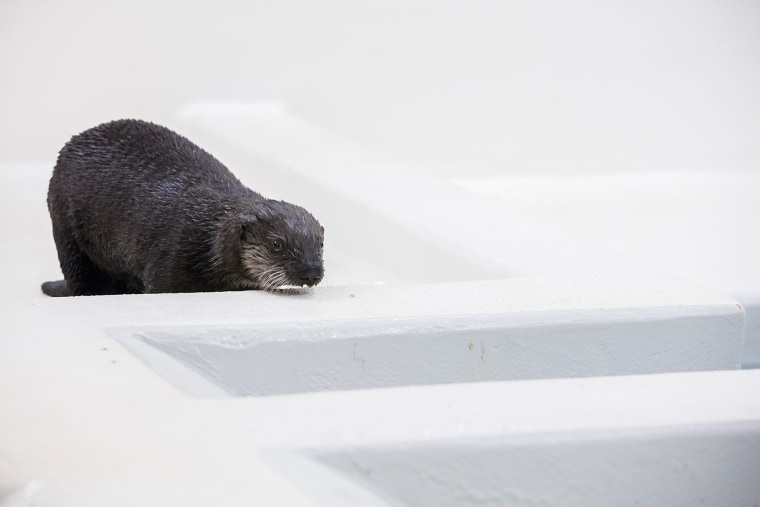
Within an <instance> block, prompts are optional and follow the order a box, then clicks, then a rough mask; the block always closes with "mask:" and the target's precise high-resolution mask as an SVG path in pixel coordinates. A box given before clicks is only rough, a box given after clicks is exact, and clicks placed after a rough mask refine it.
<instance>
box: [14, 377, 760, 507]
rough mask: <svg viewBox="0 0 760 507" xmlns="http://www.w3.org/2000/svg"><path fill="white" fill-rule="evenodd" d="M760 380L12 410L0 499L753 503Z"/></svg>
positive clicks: (550, 383) (339, 506)
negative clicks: (37, 412)
mask: <svg viewBox="0 0 760 507" xmlns="http://www.w3.org/2000/svg"><path fill="white" fill-rule="evenodd" d="M759 389H760V371H735V372H696V373H681V374H667V375H647V376H633V377H614V378H587V379H563V380H556V379H555V380H542V381H515V382H499V383H481V384H459V385H449V386H417V387H406V388H393V389H379V390H367V391H344V392H333V393H312V394H300V395H291V396H269V397H260V398H239V399H228V400H222V401H213V402H209V401H198V400H196V401H193V400H190V399H186V398H181V397H178V398H174V399H172V400H168V399H157V398H152V399H150V400H145V399H142V400H138V399H135V400H133V402H132V403H129V404H125V403H123V402H122V403H114V402H111V403H104V404H101V403H97V404H91V405H90V406H89V407H88V408H87V410H86V411H84V412H82V411H80V410H76V409H73V407H72V408H71V409H69V410H61V411H55V410H51V411H49V412H48V413H49V416H50V417H49V420H48V421H45V422H42V421H40V420H36V421H34V422H32V421H25V422H24V425H23V426H18V425H16V424H14V422H16V423H17V422H18V421H14V419H13V418H11V420H10V421H8V420H7V419H6V420H4V423H3V424H4V425H5V427H4V429H5V430H6V431H3V432H2V435H3V437H4V441H3V442H2V444H3V446H2V449H3V453H2V454H0V456H2V463H0V465H2V468H1V469H0V471H1V472H2V473H1V474H0V477H3V480H4V483H3V486H4V488H5V489H4V490H3V491H4V492H5V493H8V492H10V491H13V492H14V493H13V496H11V497H10V499H9V500H7V502H6V504H5V505H3V507H18V506H21V505H24V506H27V505H35V506H36V507H48V506H56V507H58V506H74V505H76V506H90V505H92V506H94V505H113V506H120V505H133V504H134V503H135V502H138V503H139V504H140V505H146V506H150V505H166V504H167V503H166V502H173V503H172V504H174V505H177V504H178V503H177V502H182V503H181V504H182V505H208V502H210V501H212V502H217V503H218V502H224V505H250V503H251V502H254V503H256V504H257V505H272V506H274V505H303V506H307V505H309V506H327V505H330V506H334V507H343V506H345V507H349V506H356V505H368V506H381V505H408V506H426V505H471V504H474V503H477V504H481V505H489V506H490V505H493V506H496V505H501V506H521V505H526V504H546V505H558V504H562V505H570V506H584V505H589V504H595V505H622V506H625V505H655V504H656V505H676V506H678V505H700V504H701V505H713V506H719V505H735V506H748V507H749V506H752V505H755V504H754V502H756V500H757V499H758V498H760V483H758V481H757V480H756V477H757V476H758V473H760V404H759V403H758V402H757V398H756V397H755V396H754V394H755V393H757V392H758V390H759ZM122 401H123V400H122ZM7 430H13V439H12V440H10V439H9V438H8V431H7ZM25 500H27V502H26V503H23V502H24V501H25ZM11 502H16V503H11Z"/></svg>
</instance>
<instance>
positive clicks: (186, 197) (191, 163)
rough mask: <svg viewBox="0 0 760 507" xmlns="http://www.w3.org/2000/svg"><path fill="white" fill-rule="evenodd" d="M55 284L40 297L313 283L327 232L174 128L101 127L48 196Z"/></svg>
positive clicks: (64, 154) (73, 153)
mask: <svg viewBox="0 0 760 507" xmlns="http://www.w3.org/2000/svg"><path fill="white" fill-rule="evenodd" d="M48 209H49V210H50V218H51V219H52V221H53V238H54V239H55V245H56V248H57V249H58V259H59V261H60V263H61V270H62V271H63V276H64V280H60V281H56V282H46V283H43V284H42V291H43V292H44V293H45V294H47V295H49V296H80V295H96V294H135V293H155V292H205V291H228V290H246V289H273V288H276V287H280V286H283V285H296V286H303V285H308V286H314V285H316V284H318V283H319V282H320V280H322V276H323V274H324V269H323V262H322V241H323V234H324V229H323V228H322V226H321V225H320V224H319V222H318V221H317V220H316V219H315V218H314V217H313V216H312V215H311V214H310V213H309V212H308V211H306V210H305V209H303V208H301V207H300V206H296V205H293V204H289V203H287V202H284V201H275V200H272V199H267V198H265V197H263V196H261V195H260V194H258V193H256V192H254V191H253V190H251V189H249V188H247V187H245V186H244V185H243V184H242V183H241V182H240V181H239V180H238V179H237V178H236V177H235V176H234V175H233V174H232V173H231V172H230V171H229V170H228V169H227V168H226V167H225V166H224V165H223V164H222V163H221V162H219V161H218V160H217V159H215V158H214V157H213V156H211V155H210V154H209V153H207V152H205V151H204V150H202V149H201V148H199V147H198V146H196V145H195V144H193V143H191V142H190V141H189V140H187V139H186V138H184V137H182V136H180V135H179V134H176V133H175V132H172V131H171V130H169V129H167V128H165V127H161V126H159V125H155V124H153V123H148V122H144V121H139V120H118V121H113V122H110V123H104V124H102V125H99V126H97V127H94V128H92V129H90V130H87V131H85V132H83V133H81V134H79V135H76V136H74V137H73V138H72V139H71V140H70V141H69V142H68V143H66V145H65V146H64V147H63V149H61V152H60V153H59V155H58V162H57V163H56V165H55V169H54V170H53V177H52V178H51V179H50V188H49V191H48Z"/></svg>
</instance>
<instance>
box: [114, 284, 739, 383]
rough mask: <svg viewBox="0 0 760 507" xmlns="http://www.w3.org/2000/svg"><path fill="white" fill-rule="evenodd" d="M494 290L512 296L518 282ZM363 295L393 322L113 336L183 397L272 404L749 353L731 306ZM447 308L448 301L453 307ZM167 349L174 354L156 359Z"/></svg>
mask: <svg viewBox="0 0 760 507" xmlns="http://www.w3.org/2000/svg"><path fill="white" fill-rule="evenodd" d="M573 287H574V288H575V289H576V290H582V289H584V288H585V287H583V286H582V285H580V284H576V285H574V286H573ZM463 288H464V287H461V286H456V285H455V286H453V287H452V286H444V287H438V288H436V289H435V291H433V290H432V288H431V287H427V290H428V293H427V294H426V295H424V296H422V297H431V296H432V294H435V296H436V297H437V298H441V300H450V299H453V298H456V297H457V296H462V292H463V291H462V290H461V289H463ZM490 288H491V289H496V290H498V291H500V292H508V291H512V290H514V289H515V286H514V285H511V284H509V283H503V284H500V286H496V287H493V286H492V287H490ZM424 289H425V287H421V288H419V289H418V290H424ZM357 292H358V291H357ZM339 294H340V293H339V292H335V291H330V292H328V294H327V297H328V298H330V300H331V301H332V302H333V304H337V301H339V300H336V299H335V296H337V295H339ZM355 296H358V297H361V298H364V299H368V300H370V301H371V302H372V304H374V305H377V306H378V307H381V308H383V312H384V313H387V316H386V317H383V318H375V319H361V320H357V319H355V318H353V319H351V320H345V319H342V320H329V321H321V322H320V321H303V322H297V323H294V322H287V321H282V322H270V323H257V324H254V325H248V326H235V327H219V326H211V327H203V326H179V327H158V328H151V327H138V328H127V329H115V330H112V331H110V333H111V334H112V335H114V336H116V337H117V338H119V342H120V343H122V344H123V345H124V346H125V347H127V348H128V349H130V350H131V351H132V352H133V353H135V354H136V355H137V356H138V357H140V358H141V359H143V360H144V361H146V363H147V364H149V365H150V366H151V367H152V368H153V369H154V370H156V371H157V372H159V373H160V374H162V376H164V378H166V379H167V380H169V381H170V382H171V383H172V384H173V385H175V386H177V387H179V388H180V389H181V390H182V391H183V392H186V393H188V394H193V395H199V396H212V397H213V396H224V394H223V393H219V392H216V391H215V390H214V389H208V388H205V387H204V386H203V383H202V382H199V378H198V377H200V378H206V379H207V380H208V381H210V382H211V383H212V385H214V386H218V387H219V388H221V389H223V390H224V392H226V393H229V394H232V395H235V396H249V395H254V396H262V395H272V394H287V393H299V392H309V391H325V390H345V389H368V388H377V387H393V386H405V385H427V384H450V383H456V382H482V381H491V380H516V379H539V378H555V377H588V376H601V375H631V374H641V373H663V372H674V371H697V370H719V369H733V368H736V367H737V366H738V364H739V358H740V355H741V352H742V346H743V342H742V330H743V314H742V312H741V311H740V309H739V308H737V306H736V305H735V304H733V303H731V302H727V304H725V305H723V306H711V307H700V306H696V307H682V306H676V307H667V308H662V307H658V308H643V309H642V308H638V309H632V308H626V309H623V310H614V309H611V308H606V309H605V310H603V311H582V310H564V311H554V312H552V311H546V310H543V311H533V312H520V311H509V310H507V309H505V310H503V313H496V314H483V313H481V312H480V310H482V308H480V307H479V303H481V304H483V305H485V304H486V301H483V300H479V299H477V298H475V299H474V301H473V303H474V304H472V305H469V304H462V305H460V307H459V309H458V311H459V312H460V313H461V315H460V316H458V317H448V316H446V315H445V314H442V315H429V316H425V317H416V318H401V317H399V316H398V315H399V314H402V313H403V312H404V309H403V307H401V306H399V305H398V303H397V302H391V300H390V299H389V298H387V294H386V295H385V296H386V297H383V296H382V295H381V294H376V293H373V292H367V291H361V292H359V293H358V294H357V295H355ZM483 296H484V294H480V297H483ZM304 306H305V305H304ZM443 306H444V305H443V304H442V303H440V304H439V307H440V309H441V310H443V308H442V307H443ZM295 311H296V312H298V311H299V310H298V308H297V307H295ZM336 313H337V312H336ZM348 315H350V314H349V313H348V312H346V316H348ZM146 345H147V346H146ZM157 351H162V352H164V353H165V354H166V356H165V357H164V358H163V359H161V358H160V357H156V353H157ZM186 369H189V370H190V372H188V371H186ZM191 372H192V373H194V374H195V375H192V374H191Z"/></svg>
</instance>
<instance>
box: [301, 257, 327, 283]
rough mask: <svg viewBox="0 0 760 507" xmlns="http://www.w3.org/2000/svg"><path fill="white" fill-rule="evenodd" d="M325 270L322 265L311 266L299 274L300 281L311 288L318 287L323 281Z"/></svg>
mask: <svg viewBox="0 0 760 507" xmlns="http://www.w3.org/2000/svg"><path fill="white" fill-rule="evenodd" d="M324 274H325V270H324V268H323V267H322V263H316V264H309V265H307V266H306V267H304V268H303V269H302V270H301V271H299V272H298V279H299V280H301V282H303V283H305V284H306V285H308V286H309V287H311V286H312V285H316V284H318V283H319V281H320V280H322V276H324Z"/></svg>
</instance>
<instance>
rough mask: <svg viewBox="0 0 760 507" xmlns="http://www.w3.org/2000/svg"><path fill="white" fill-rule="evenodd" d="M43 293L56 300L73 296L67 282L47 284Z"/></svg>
mask: <svg viewBox="0 0 760 507" xmlns="http://www.w3.org/2000/svg"><path fill="white" fill-rule="evenodd" d="M42 292H44V293H45V294H47V295H48V296H51V297H54V298H57V297H67V296H71V292H70V291H69V286H68V285H66V280H57V281H55V282H45V283H43V284H42Z"/></svg>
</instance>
